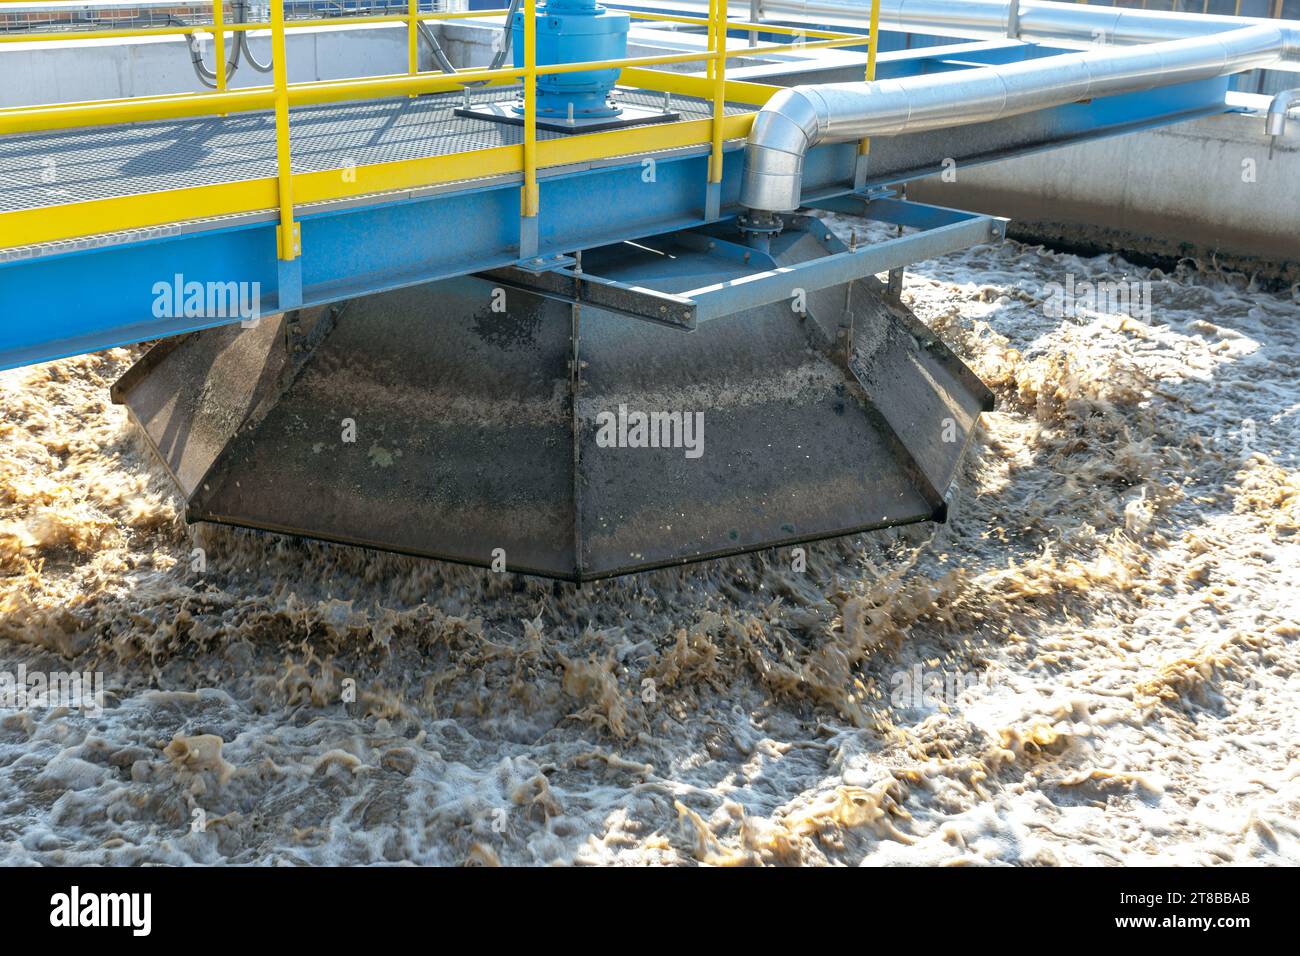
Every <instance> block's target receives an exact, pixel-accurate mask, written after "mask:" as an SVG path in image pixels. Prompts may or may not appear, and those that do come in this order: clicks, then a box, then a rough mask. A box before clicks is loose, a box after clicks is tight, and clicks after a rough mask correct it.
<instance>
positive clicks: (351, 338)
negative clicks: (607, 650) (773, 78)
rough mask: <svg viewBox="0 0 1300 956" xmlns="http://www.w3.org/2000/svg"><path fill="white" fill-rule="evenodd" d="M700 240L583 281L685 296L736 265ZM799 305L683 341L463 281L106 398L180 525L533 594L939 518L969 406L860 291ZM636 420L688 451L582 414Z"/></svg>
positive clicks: (959, 376) (802, 254)
mask: <svg viewBox="0 0 1300 956" xmlns="http://www.w3.org/2000/svg"><path fill="white" fill-rule="evenodd" d="M810 225H811V224H807V223H802V224H801V223H797V222H796V223H794V224H793V225H792V226H791V227H790V228H789V229H788V230H787V232H786V233H784V234H783V236H782V237H781V238H780V240H779V241H777V242H775V243H773V246H772V249H771V251H770V254H769V259H770V261H771V263H772V264H774V265H776V266H777V267H779V268H784V267H793V266H796V265H798V264H799V263H802V262H807V261H809V260H812V259H816V258H821V257H826V256H830V255H836V254H839V253H842V252H843V251H844V250H843V247H842V246H838V245H837V244H836V243H835V242H834V241H833V239H832V241H831V242H829V243H828V242H827V241H826V240H825V239H824V238H823V237H822V236H820V235H815V234H813V233H812V232H811V231H810ZM708 241H710V237H709V235H708V234H706V235H705V237H704V244H703V246H702V247H701V248H699V249H697V250H696V251H695V252H694V253H693V254H692V255H687V256H668V255H663V254H661V252H660V251H658V250H656V249H655V246H656V244H657V243H656V242H655V241H650V242H648V243H644V244H641V243H638V244H636V245H631V244H628V245H623V246H620V247H617V248H613V249H607V250H601V251H600V252H599V253H598V254H595V255H591V254H589V255H588V256H586V257H585V259H586V260H588V261H590V262H591V263H592V264H593V265H598V266H599V269H600V272H601V274H602V275H604V276H607V277H609V278H610V279H611V280H614V281H618V282H622V283H626V284H627V285H629V286H640V287H644V288H648V289H657V290H659V291H661V292H665V293H668V294H672V293H674V292H676V291H679V290H681V289H682V288H693V287H697V286H698V285H699V284H700V282H701V276H702V275H704V274H705V270H706V269H707V268H708V266H709V263H710V261H711V262H712V268H713V272H712V274H711V277H712V278H714V279H716V278H719V277H725V276H734V275H737V274H742V273H743V272H744V270H745V269H746V268H748V266H747V265H746V264H745V263H744V262H743V257H742V258H740V259H738V258H734V257H731V250H725V251H724V253H723V254H722V255H721V256H713V257H710V256H709V255H708V251H709V250H708V246H707V243H708ZM658 244H662V243H658ZM584 264H585V263H584ZM795 291H796V290H793V289H792V290H791V295H792V296H793V295H794V293H795ZM804 300H806V311H804V312H798V311H795V309H793V308H792V307H791V305H792V303H791V302H780V303H774V304H768V305H764V306H762V307H760V308H756V309H751V310H748V311H744V312H740V313H737V314H734V315H731V316H729V317H727V318H721V319H716V320H715V321H712V322H709V323H706V324H703V325H701V326H700V327H699V328H698V329H696V330H695V331H694V332H692V333H691V334H689V335H683V334H681V332H680V331H679V330H676V329H672V328H668V327H664V326H661V325H656V324H652V323H647V322H640V321H636V320H634V319H629V318H627V317H624V316H621V315H616V314H614V313H611V312H608V311H606V310H604V309H600V308H596V307H594V306H591V305H588V304H585V303H584V304H580V305H577V306H573V305H566V304H562V303H559V302H556V301H554V300H552V299H549V298H546V297H543V296H540V295H537V294H534V293H532V292H526V291H522V290H518V289H509V288H503V287H501V286H496V285H494V284H492V283H490V282H487V281H483V280H481V279H477V278H461V279H454V280H447V281H444V282H439V283H435V284H430V285H425V286H416V287H412V288H408V289H404V290H400V291H397V292H392V293H386V294H383V295H376V296H368V297H364V298H360V299H356V300H354V301H352V302H350V303H348V305H347V306H346V307H345V308H344V309H342V310H341V312H339V313H338V315H337V318H333V317H332V316H330V315H320V316H305V317H300V318H296V319H293V320H284V321H281V322H275V323H272V322H265V323H263V325H262V326H259V327H258V328H256V329H251V330H243V331H240V330H238V329H237V328H224V329H216V330H209V331H205V332H200V333H196V334H195V335H192V336H190V337H188V338H185V339H183V340H181V341H179V342H178V343H176V344H175V345H174V346H172V347H169V348H167V350H166V351H164V352H163V353H161V354H160V355H158V356H157V357H156V358H155V357H154V356H153V353H151V354H150V356H147V357H146V359H145V360H144V363H143V367H142V369H141V370H140V371H139V372H136V371H133V372H132V373H128V376H127V378H125V379H124V380H123V382H122V383H121V386H120V387H119V388H118V389H117V390H116V392H115V398H117V400H119V401H122V402H124V403H125V404H126V405H127V407H128V408H129V409H130V411H131V414H132V416H133V417H134V418H135V419H137V420H138V421H139V422H140V424H141V425H142V426H143V427H144V429H145V430H146V432H147V433H148V434H149V436H150V439H151V441H152V442H153V444H154V446H155V447H156V448H157V449H158V451H159V453H160V455H161V456H162V457H163V460H164V461H165V462H166V463H167V466H168V468H169V470H170V471H171V472H172V474H173V475H174V476H175V477H176V479H177V483H178V485H179V487H180V489H181V491H182V493H184V494H185V495H186V497H187V500H188V510H187V516H188V517H189V518H190V519H191V520H205V521H216V522H222V523H228V524H236V525H243V526H247V527H254V528H262V529H267V530H272V531H279V532H287V533H291V534H298V535H305V536H308V537H315V538H322V539H327V540H333V541H340V542H345V543H349V544H359V545H363V546H367V547H373V548H381V549H384V550H391V551H398V552H404V553H411V554H418V555H427V556H432V557H438V558H444V559H447V560H452V561H458V562H465V563H470V564H478V565H485V566H490V565H491V564H492V562H493V559H494V557H498V556H502V557H503V559H504V561H505V565H506V567H507V568H508V569H509V570H514V571H522V572H525V573H532V574H540V575H545V576H550V577H558V578H566V579H576V580H584V579H590V578H598V577H603V576H609V575H614V574H621V573H626V572H631V571H635V570H641V569H646V568H652V567H659V566H665V565H671V564H677V563H682V562H686V561H693V560H700V559H704V558H709V557H714V556H719V555H725V554H733V553H738V552H742V551H748V550H755V549H760V548H767V547H772V546H776V545H782V544H788V543H794V542H798V541H806V540H811V539H816V538H822V537H828V536H834V535H840V534H846V533H851V532H856V531H860V530H868V529H872V528H879V527H885V526H890V525H896V524H903V523H907V522H914V521H923V520H928V519H933V518H940V519H941V518H942V517H943V516H944V510H945V505H944V497H943V495H944V491H945V490H946V488H947V486H948V483H949V481H950V480H951V478H952V474H953V471H954V469H955V468H956V466H957V463H958V460H959V457H960V454H961V451H962V448H963V447H964V445H965V443H966V440H967V438H968V437H969V434H970V431H971V429H972V427H973V424H974V421H975V419H976V417H977V415H978V413H979V411H980V410H981V409H983V408H986V407H988V402H989V393H988V392H987V390H986V389H984V388H983V386H982V385H980V384H979V383H978V382H977V381H976V380H975V379H974V377H973V376H971V375H970V373H969V372H967V371H966V370H965V369H964V368H963V367H962V366H961V365H960V363H959V362H957V360H956V359H955V358H954V357H953V356H952V355H951V353H949V352H947V350H946V349H944V348H943V347H942V345H939V344H938V343H936V342H934V341H933V336H931V335H930V334H929V333H928V331H926V330H925V329H924V328H923V327H921V326H920V325H919V324H918V323H916V322H915V320H914V319H912V318H911V317H910V316H909V315H908V314H907V313H906V312H905V311H902V310H901V309H899V308H898V307H891V306H889V305H887V304H886V303H884V302H883V300H882V298H881V289H880V287H879V284H878V283H877V282H875V280H874V279H872V280H866V281H858V282H854V283H852V284H850V285H841V286H838V287H834V288H827V289H821V290H810V291H809V292H808V293H807V295H806V297H801V301H804ZM502 307H504V311H500V309H502ZM295 323H296V327H297V331H296V332H295V331H293V329H294V327H295ZM316 338H319V343H318V344H315V345H312V344H311V343H312V342H313V341H314V340H315V339H316ZM298 346H303V347H302V348H298ZM575 354H576V356H577V358H578V364H577V365H574V364H571V358H572V357H573V356H574V355H575ZM638 411H640V412H645V413H651V412H658V413H668V414H672V413H676V414H678V415H679V416H695V415H696V414H697V413H698V414H700V415H702V431H701V432H698V433H697V432H692V433H691V435H694V436H697V437H698V438H699V439H701V441H700V442H698V443H694V444H692V442H688V441H687V440H686V439H687V438H688V437H691V436H689V435H688V434H687V433H685V432H683V431H682V430H681V428H680V426H679V427H678V430H677V431H675V432H671V431H670V432H669V433H664V434H667V435H668V437H670V438H671V437H673V436H676V438H677V439H678V441H677V442H676V444H673V443H672V442H671V441H670V442H660V443H659V444H660V445H662V446H663V447H629V445H635V444H636V443H635V441H633V442H628V443H620V441H619V440H618V438H617V435H618V430H617V428H615V429H614V431H613V432H612V433H611V432H610V431H609V425H608V423H607V421H606V419H605V416H607V415H609V416H613V418H612V419H611V420H612V421H615V422H616V421H617V420H618V419H619V417H620V415H621V416H623V417H624V419H626V418H627V417H628V416H629V415H630V414H631V413H635V412H638ZM691 420H692V422H694V421H695V419H694V418H692V419H691ZM684 421H685V419H682V418H679V419H678V422H679V423H680V422H684ZM349 423H351V424H352V425H354V426H355V441H351V442H349V441H346V440H345V429H347V428H348V427H349ZM602 425H603V426H605V429H606V430H605V431H603V432H602ZM611 434H613V435H614V437H615V441H614V442H613V444H612V445H611V443H610V442H609V441H607V440H605V439H608V438H609V437H610V436H611ZM696 452H698V454H696ZM498 549H500V550H499V551H498Z"/></svg>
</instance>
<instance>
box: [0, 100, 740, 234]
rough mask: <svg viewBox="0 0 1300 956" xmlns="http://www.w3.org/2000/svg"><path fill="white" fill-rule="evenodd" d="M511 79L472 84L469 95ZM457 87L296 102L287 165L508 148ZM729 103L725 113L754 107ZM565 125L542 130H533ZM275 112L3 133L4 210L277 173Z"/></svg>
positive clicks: (694, 110) (507, 139) (512, 141)
mask: <svg viewBox="0 0 1300 956" xmlns="http://www.w3.org/2000/svg"><path fill="white" fill-rule="evenodd" d="M517 91H518V87H513V88H512V87H495V88H486V89H482V90H476V91H473V93H472V94H471V102H472V103H490V102H494V101H499V100H502V99H509V98H511V97H513V96H514V95H515V93H516V92H517ZM620 94H621V95H620V99H621V101H622V102H624V103H627V104H628V105H630V106H640V107H644V108H647V109H659V108H660V107H661V105H662V103H663V94H660V93H654V92H641V91H635V90H621V91H620ZM462 103H463V99H462V96H461V94H460V93H442V94H437V95H433V96H422V97H418V98H416V99H411V98H410V97H400V98H395V99H386V100H375V101H372V102H368V103H348V104H340V105H331V106H311V107H300V108H298V109H295V110H292V111H291V113H290V137H291V142H290V152H291V154H292V157H293V170H294V172H316V171H319V170H326V169H341V168H343V167H345V166H348V165H352V164H355V165H369V164H373V163H385V162H392V161H395V160H407V159H424V158H428V157H431V156H445V155H449V154H451V153H462V152H470V151H473V150H479V149H490V148H492V147H496V146H511V145H517V144H519V143H522V142H523V129H522V127H519V126H512V125H509V124H504V123H491V122H485V121H482V120H477V119H471V118H466V117H460V116H456V115H454V110H455V109H456V107H458V106H460V105H462ZM672 109H673V110H674V111H676V112H678V113H680V114H681V115H682V118H683V119H684V120H691V119H708V118H709V116H710V115H711V107H710V104H709V102H708V101H707V100H702V99H694V98H688V97H683V96H675V97H673V100H672ZM753 109H754V107H752V106H749V105H746V104H731V103H728V104H727V105H726V111H727V113H728V115H735V114H739V113H745V112H749V111H752V110H753ZM566 135H569V134H565V133H555V132H549V131H547V130H542V129H539V130H538V131H537V138H538V139H539V140H549V139H558V138H562V137H564V136H566ZM275 174H276V165H275V115H274V113H272V112H269V111H268V112H264V113H247V114H240V115H235V116H228V117H224V118H223V117H205V118H201V119H190V120H169V121H165V122H154V123H132V124H127V125H122V126H100V127H93V128H88V129H75V130H66V131H57V132H47V133H28V134H21V135H14V136H0V212H13V211H17V210H22V209H37V208H43V207H48V206H57V205H62V204H64V203H75V202H85V201H88V200H95V199H108V198H113V197H118V196H132V195H139V194H141V193H150V192H159V191H163V190H169V189H184V188H187V187H191V186H207V185H213V184H216V183H229V182H240V181H242V180H248V179H260V178H263V177H269V176H275Z"/></svg>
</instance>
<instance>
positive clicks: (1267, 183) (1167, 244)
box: [908, 94, 1300, 279]
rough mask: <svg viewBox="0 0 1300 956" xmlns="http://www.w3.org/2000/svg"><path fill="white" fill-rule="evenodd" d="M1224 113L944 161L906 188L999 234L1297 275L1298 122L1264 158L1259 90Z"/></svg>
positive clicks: (1263, 104) (1263, 101)
mask: <svg viewBox="0 0 1300 956" xmlns="http://www.w3.org/2000/svg"><path fill="white" fill-rule="evenodd" d="M1230 103H1231V104H1232V105H1234V106H1235V107H1238V108H1242V109H1249V110H1250V112H1232V113H1225V114H1222V115H1217V116H1211V117H1206V118H1203V119H1198V120H1192V121H1189V122H1186V123H1180V124H1177V125H1175V126H1168V127H1164V128H1161V129H1154V130H1147V131H1144V132H1141V133H1134V134H1131V135H1128V136H1120V137H1114V138H1110V139H1104V140H1099V141H1094V142H1091V143H1084V144H1080V145H1077V146H1068V147H1065V148H1063V149H1056V150H1051V151H1048V152H1043V153H1036V154H1033V155H1030V156H1023V157H1020V158H1017V159H1010V160H1004V161H1002V162H998V163H991V164H988V165H984V166H975V167H970V168H968V169H962V168H958V169H956V170H954V171H953V172H954V174H955V181H951V182H945V181H943V180H942V179H941V178H939V177H933V178H930V179H926V180H923V181H921V182H916V183H912V184H910V185H909V186H908V195H909V197H911V198H913V199H919V200H921V201H923V202H932V203H937V204H940V205H944V206H957V207H960V208H963V209H972V210H976V211H980V212H988V213H996V214H998V215H1002V216H1010V217H1011V218H1012V229H1011V234H1012V235H1014V236H1020V237H1023V238H1028V239H1034V240H1038V241H1046V242H1049V243H1051V244H1055V245H1064V246H1079V247H1085V248H1087V247H1093V248H1099V249H1113V250H1126V251H1131V252H1140V253H1148V254H1151V255H1155V256H1160V257H1171V256H1186V255H1196V256H1209V255H1215V256H1217V257H1218V259H1219V261H1221V262H1224V263H1225V264H1229V265H1232V266H1236V267H1243V268H1256V267H1258V266H1262V265H1264V263H1260V262H1257V261H1256V260H1269V261H1271V262H1273V263H1279V264H1281V265H1282V266H1283V269H1282V272H1283V273H1284V274H1285V275H1286V276H1287V277H1288V278H1292V279H1294V278H1295V277H1300V270H1298V269H1297V263H1300V120H1292V121H1291V123H1290V124H1288V128H1287V131H1286V135H1285V136H1284V137H1282V138H1281V139H1280V140H1279V142H1278V144H1277V147H1276V149H1275V150H1274V152H1273V155H1272V158H1270V157H1269V138H1268V137H1267V136H1265V135H1264V111H1265V110H1266V109H1267V108H1268V98H1267V97H1259V96H1247V95H1244V94H1231V97H1230Z"/></svg>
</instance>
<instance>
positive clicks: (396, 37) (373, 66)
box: [0, 23, 432, 106]
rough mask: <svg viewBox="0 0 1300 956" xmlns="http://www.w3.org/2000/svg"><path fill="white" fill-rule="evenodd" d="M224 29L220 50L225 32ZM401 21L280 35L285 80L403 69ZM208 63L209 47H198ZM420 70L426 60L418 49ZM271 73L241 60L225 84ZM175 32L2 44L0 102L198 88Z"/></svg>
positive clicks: (257, 47) (256, 42) (265, 49)
mask: <svg viewBox="0 0 1300 956" xmlns="http://www.w3.org/2000/svg"><path fill="white" fill-rule="evenodd" d="M230 36H231V35H230V34H227V51H229V46H230V44H229V38H230ZM406 42H407V41H406V27H404V26H401V25H393V24H387V23H379V24H370V25H358V26H350V27H318V28H313V29H309V30H295V31H292V32H290V33H289V34H287V35H286V37H285V43H286V44H287V47H288V62H289V79H290V81H291V82H300V81H309V80H338V79H346V78H348V77H359V76H382V75H384V74H391V73H405V72H406V56H407V53H406V51H407V46H406ZM251 46H252V48H253V54H254V55H255V56H256V57H257V59H258V60H259V61H261V62H263V63H266V62H269V61H270V59H271V38H270V34H269V33H268V32H255V33H253V34H252V37H251ZM205 60H206V62H207V63H208V65H209V67H211V65H212V47H211V43H209V44H208V45H207V46H206V48H205ZM420 62H421V68H422V69H429V68H431V66H432V61H431V59H430V57H429V54H428V52H427V51H426V50H424V49H422V50H421V60H420ZM269 83H270V74H268V73H258V72H257V71H255V70H253V69H252V68H251V67H250V66H248V65H247V63H244V64H241V65H240V67H239V72H238V73H236V74H235V77H234V79H233V80H232V81H231V83H230V86H231V88H232V89H238V88H240V87H245V86H266V85H268V84H269ZM204 89H206V87H204V86H202V85H201V84H200V83H199V81H198V78H197V77H196V76H195V75H194V70H193V68H192V67H191V65H190V53H189V47H188V45H187V44H186V42H185V40H184V39H183V38H180V37H134V38H132V39H130V40H112V39H109V40H60V41H47V42H38V43H6V44H5V45H4V48H3V49H0V106H33V105H36V104H46V103H73V102H77V101H79V100H101V99H116V98H118V97H129V96H157V95H159V94H165V93H191V92H195V91H199V90H204Z"/></svg>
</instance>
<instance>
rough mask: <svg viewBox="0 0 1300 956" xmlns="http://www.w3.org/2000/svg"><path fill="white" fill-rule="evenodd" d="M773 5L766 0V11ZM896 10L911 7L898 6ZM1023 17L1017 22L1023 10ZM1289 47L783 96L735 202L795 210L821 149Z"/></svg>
mask: <svg viewBox="0 0 1300 956" xmlns="http://www.w3.org/2000/svg"><path fill="white" fill-rule="evenodd" d="M773 2H774V0H764V6H765V8H766V9H767V10H768V11H769V12H770V10H771V8H772V4H773ZM896 5H905V6H910V5H911V3H910V2H908V0H904V3H902V4H896ZM943 6H945V7H947V8H949V9H952V10H954V11H955V10H961V9H964V8H966V7H968V6H969V7H995V6H996V7H1001V8H1005V7H1006V5H1005V4H988V3H952V2H949V3H947V4H944V5H943ZM1052 6H1058V7H1059V6H1064V5H1063V4H1052ZM1078 9H1080V10H1086V9H1097V8H1092V7H1079V8H1078ZM1118 12H1120V11H1112V13H1118ZM1021 17H1022V20H1023V17H1024V8H1022V12H1021ZM1228 19H1229V20H1231V19H1232V18H1228ZM1289 42H1290V40H1289V39H1288V36H1287V35H1286V31H1284V30H1283V29H1280V28H1279V27H1277V26H1276V25H1271V24H1268V22H1267V21H1264V22H1263V23H1261V24H1260V25H1257V26H1248V27H1239V28H1238V29H1233V30H1228V31H1226V32H1218V33H1211V34H1209V35H1206V36H1198V37H1192V38H1187V39H1177V40H1166V41H1163V42H1157V43H1150V44H1146V45H1143V46H1130V47H1118V48H1117V47H1110V48H1105V49H1094V50H1088V51H1085V52H1082V53H1068V54H1061V55H1058V56H1049V57H1042V58H1040V59H1035V60H1026V61H1023V62H1019V63H1010V64H1000V65H996V66H987V67H978V68H973V69H966V70H957V71H954V72H949V73H938V74H928V75H921V76H911V77H906V78H903V79H896V80H877V81H875V82H874V83H829V84H823V85H820V86H796V87H793V88H791V89H788V90H782V91H781V92H779V93H777V94H776V95H775V96H773V97H772V99H771V100H769V101H768V102H767V104H766V105H765V106H764V107H763V108H762V110H760V111H759V114H758V116H757V117H755V120H754V126H753V129H752V130H751V131H750V134H749V142H748V143H747V145H746V147H745V172H744V180H743V183H742V185H741V196H740V198H741V202H742V203H743V204H744V205H745V206H748V207H749V208H751V209H759V210H766V211H772V212H787V211H790V210H794V209H797V208H798V207H799V194H800V185H801V182H802V179H803V160H804V155H805V154H806V152H807V151H808V150H809V149H810V148H811V147H813V146H815V145H817V144H818V143H837V142H849V141H852V140H857V139H862V138H863V137H865V136H891V135H897V134H899V133H913V132H919V131H922V130H931V129H944V128H948V127H952V126H962V125H967V124H971V123H983V122H988V121H990V120H996V119H1000V118H1002V117H1005V116H1014V115H1016V114H1019V113H1028V112H1032V111H1034V110H1040V109H1046V108H1048V107H1052V106H1060V105H1063V104H1066V103H1073V102H1077V101H1079V100H1086V99H1090V98H1092V97H1096V96H1112V95H1115V94H1118V93H1133V92H1138V91H1141V90H1147V89H1153V88H1155V87H1159V86H1167V85H1170V84H1174V83H1186V82H1191V81H1194V80H1201V79H1208V78H1210V77H1216V76H1224V75H1226V74H1229V73H1238V72H1241V71H1243V70H1252V69H1258V68H1261V67H1268V66H1272V65H1273V64H1274V63H1276V62H1278V61H1279V60H1280V59H1281V58H1282V57H1284V56H1286V55H1287V49H1288V44H1289Z"/></svg>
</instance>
